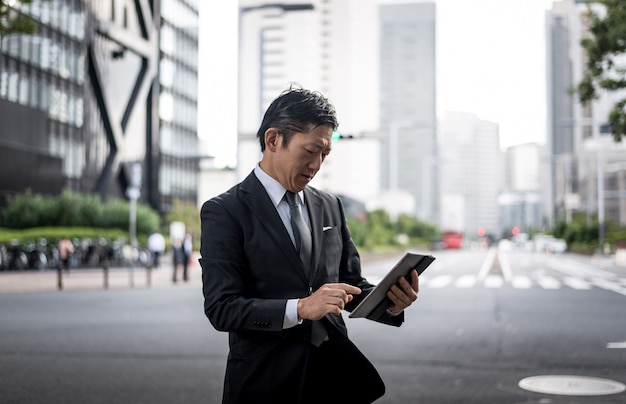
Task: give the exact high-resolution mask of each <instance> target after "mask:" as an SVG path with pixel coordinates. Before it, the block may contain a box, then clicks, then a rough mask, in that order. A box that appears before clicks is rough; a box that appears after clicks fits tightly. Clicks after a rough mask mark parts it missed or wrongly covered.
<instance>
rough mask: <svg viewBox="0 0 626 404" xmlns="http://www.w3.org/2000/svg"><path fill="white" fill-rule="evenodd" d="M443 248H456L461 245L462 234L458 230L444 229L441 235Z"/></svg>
mask: <svg viewBox="0 0 626 404" xmlns="http://www.w3.org/2000/svg"><path fill="white" fill-rule="evenodd" d="M441 241H442V242H443V248H445V249H454V250H458V249H459V248H461V247H463V234H462V233H461V232H458V231H445V232H443V235H442V236H441Z"/></svg>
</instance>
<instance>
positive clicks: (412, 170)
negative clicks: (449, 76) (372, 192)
mask: <svg viewBox="0 0 626 404" xmlns="http://www.w3.org/2000/svg"><path fill="white" fill-rule="evenodd" d="M435 13H436V9H435V5H434V4H433V3H407V4H386V5H381V6H380V44H379V49H380V55H379V57H380V91H379V93H380V99H379V102H380V130H381V132H383V133H385V134H386V136H385V139H384V141H383V144H382V147H381V172H382V175H381V182H382V187H383V189H387V190H389V191H390V192H392V193H393V192H395V191H398V190H403V191H407V192H409V193H410V194H411V195H412V196H413V198H414V199H415V203H416V207H417V212H415V214H416V215H417V216H418V217H419V218H420V219H422V220H424V221H427V222H431V223H437V222H438V219H439V217H438V209H439V198H438V188H437V181H436V178H437V171H438V169H439V164H438V159H437V142H436V133H437V125H436V122H437V117H436V81H435V79H436V77H435V66H436V58H435V50H436V49H435V44H436V35H435V34H436V29H435V28H436V23H435V22H436V18H435Z"/></svg>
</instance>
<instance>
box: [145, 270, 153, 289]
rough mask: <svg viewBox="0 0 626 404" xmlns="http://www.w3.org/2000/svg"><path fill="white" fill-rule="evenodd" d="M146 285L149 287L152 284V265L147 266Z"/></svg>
mask: <svg viewBox="0 0 626 404" xmlns="http://www.w3.org/2000/svg"><path fill="white" fill-rule="evenodd" d="M146 286H147V287H148V288H149V287H151V286H152V265H150V264H148V265H147V266H146Z"/></svg>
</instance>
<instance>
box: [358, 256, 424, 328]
mask: <svg viewBox="0 0 626 404" xmlns="http://www.w3.org/2000/svg"><path fill="white" fill-rule="evenodd" d="M434 260H435V257H433V256H432V255H422V254H416V253H412V252H407V253H406V254H404V256H403V257H402V258H401V259H400V261H398V262H397V263H396V265H395V266H394V267H393V268H391V271H389V272H388V273H387V275H385V277H384V278H383V280H382V281H380V282H379V283H378V285H377V286H376V287H375V288H374V290H372V291H371V292H370V294H369V295H367V296H365V298H364V299H363V300H362V301H361V303H359V305H358V306H356V308H355V309H354V310H352V313H350V316H349V317H350V318H358V317H378V316H379V315H380V314H381V311H383V310H386V309H387V307H388V306H389V304H390V300H389V298H388V297H387V291H388V290H389V288H390V287H391V285H393V284H394V283H396V282H397V281H398V278H399V277H400V276H404V277H405V278H407V279H408V280H409V282H410V281H411V275H410V272H411V270H412V269H415V270H417V273H418V274H421V273H422V272H424V270H425V269H426V268H428V266H429V265H430V264H432V262H433V261H434Z"/></svg>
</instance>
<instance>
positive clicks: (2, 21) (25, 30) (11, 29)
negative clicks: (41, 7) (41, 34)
mask: <svg viewBox="0 0 626 404" xmlns="http://www.w3.org/2000/svg"><path fill="white" fill-rule="evenodd" d="M44 1H49V0H44ZM32 2H33V0H0V37H2V36H4V35H9V34H34V33H35V32H36V31H37V22H36V21H35V20H33V19H32V18H31V17H29V16H27V15H25V14H22V13H20V12H19V11H18V10H17V8H16V7H15V6H16V5H17V4H18V3H21V4H30V3H32Z"/></svg>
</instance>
